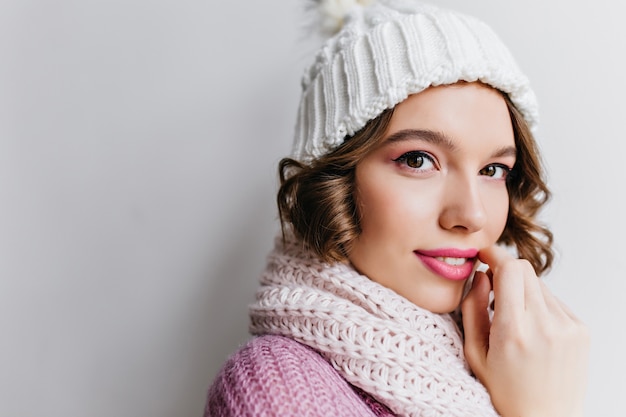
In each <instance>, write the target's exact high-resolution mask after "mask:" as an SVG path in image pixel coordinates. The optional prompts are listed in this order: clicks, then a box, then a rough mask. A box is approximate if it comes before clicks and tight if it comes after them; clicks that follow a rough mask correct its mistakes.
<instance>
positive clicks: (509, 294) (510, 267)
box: [478, 245, 525, 322]
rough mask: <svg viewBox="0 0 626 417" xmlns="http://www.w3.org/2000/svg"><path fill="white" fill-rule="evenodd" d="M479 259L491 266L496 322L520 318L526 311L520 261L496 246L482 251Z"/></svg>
mask: <svg viewBox="0 0 626 417" xmlns="http://www.w3.org/2000/svg"><path fill="white" fill-rule="evenodd" d="M478 257H479V259H480V260H481V262H484V263H486V264H487V265H489V270H490V271H491V274H492V278H491V280H492V282H493V296H494V301H495V305H497V313H496V314H495V315H494V322H496V321H497V320H504V321H508V320H512V319H515V318H519V317H520V316H521V314H523V312H524V310H525V304H524V292H525V291H524V286H525V283H524V273H523V272H522V270H521V268H520V265H519V262H518V260H517V259H515V258H514V257H513V256H512V255H511V254H509V253H508V252H507V251H506V249H504V248H501V247H499V246H495V245H494V246H491V247H489V248H486V249H481V250H480V251H479V253H478Z"/></svg>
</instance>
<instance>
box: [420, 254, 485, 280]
mask: <svg viewBox="0 0 626 417" xmlns="http://www.w3.org/2000/svg"><path fill="white" fill-rule="evenodd" d="M414 253H415V255H416V256H417V257H418V259H419V260H420V261H422V263H423V264H424V266H426V268H428V269H429V270H430V271H431V272H433V273H435V274H437V275H439V276H440V277H442V278H445V279H448V280H452V281H462V280H465V279H467V278H469V277H470V275H472V272H473V271H474V264H475V263H476V256H477V255H478V251H477V250H475V249H436V250H428V251H426V250H424V251H421V250H420V251H415V252H414Z"/></svg>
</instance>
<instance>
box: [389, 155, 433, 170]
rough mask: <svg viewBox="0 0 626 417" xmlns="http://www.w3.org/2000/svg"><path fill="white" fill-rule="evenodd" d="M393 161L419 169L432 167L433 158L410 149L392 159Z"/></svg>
mask: <svg viewBox="0 0 626 417" xmlns="http://www.w3.org/2000/svg"><path fill="white" fill-rule="evenodd" d="M394 161H395V162H399V163H402V164H404V165H406V166H407V167H409V168H412V169H419V170H429V169H431V168H433V167H434V165H435V164H434V161H433V158H432V157H431V156H430V155H428V154H427V153H425V152H420V151H411V152H407V153H405V154H403V155H402V156H401V157H399V158H397V159H394Z"/></svg>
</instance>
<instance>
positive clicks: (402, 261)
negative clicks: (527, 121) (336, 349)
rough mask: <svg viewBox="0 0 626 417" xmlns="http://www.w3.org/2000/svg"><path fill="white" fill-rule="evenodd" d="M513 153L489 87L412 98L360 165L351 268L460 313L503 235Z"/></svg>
mask: <svg viewBox="0 0 626 417" xmlns="http://www.w3.org/2000/svg"><path fill="white" fill-rule="evenodd" d="M515 154H516V152H515V140H514V135H513V128H512V125H511V119H510V116H509V113H508V109H507V106H506V103H505V101H504V98H503V97H502V96H501V95H500V94H499V93H498V92H497V91H495V90H493V89H492V88H489V87H487V86H484V85H482V84H480V83H458V84H454V85H451V86H441V87H431V88H429V89H427V90H425V91H423V92H421V93H419V94H415V95H412V96H410V97H409V98H407V99H406V100H405V101H403V102H402V103H400V104H398V105H397V106H396V108H395V110H394V113H393V116H392V118H391V122H390V125H389V130H388V132H387V134H386V137H385V140H384V141H383V142H382V144H381V145H380V147H378V148H376V149H375V150H374V151H372V152H371V153H370V154H369V155H367V156H366V157H365V158H364V159H363V160H362V161H361V162H360V163H359V164H358V165H357V167H356V179H355V181H356V201H357V207H358V212H359V216H360V226H361V234H360V235H359V237H358V238H357V239H356V240H355V242H354V246H353V247H352V248H351V250H350V253H349V256H348V258H349V260H350V262H351V263H352V264H353V266H354V267H355V268H356V269H357V270H358V271H359V272H360V273H362V274H364V275H366V276H368V277H369V278H370V279H372V280H374V281H376V282H378V283H380V284H382V285H384V286H386V287H388V288H390V289H392V290H394V291H395V292H397V293H398V294H400V295H402V296H404V297H405V298H407V299H408V300H410V301H411V302H413V303H415V304H416V305H418V306H420V307H423V308H426V309H428V310H430V311H433V312H436V313H445V312H450V311H452V310H454V309H455V308H456V307H457V306H458V304H459V302H460V300H461V297H462V294H463V288H464V285H465V282H466V281H467V279H468V278H469V277H470V276H471V274H472V271H473V267H474V264H475V262H476V254H477V251H478V250H479V249H482V248H485V247H487V246H489V245H492V244H493V243H495V242H496V241H497V240H498V238H499V237H500V235H501V233H502V231H503V230H504V226H505V223H506V220H507V213H508V208H509V196H508V192H507V188H506V177H507V174H508V172H509V171H510V170H511V169H512V168H513V165H514V164H515Z"/></svg>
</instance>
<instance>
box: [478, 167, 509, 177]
mask: <svg viewBox="0 0 626 417" xmlns="http://www.w3.org/2000/svg"><path fill="white" fill-rule="evenodd" d="M509 172H511V169H510V168H509V167H507V166H504V165H499V164H493V165H487V166H486V167H484V168H483V169H481V170H480V175H485V176H487V177H492V178H495V179H504V178H506V177H507V175H509Z"/></svg>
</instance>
